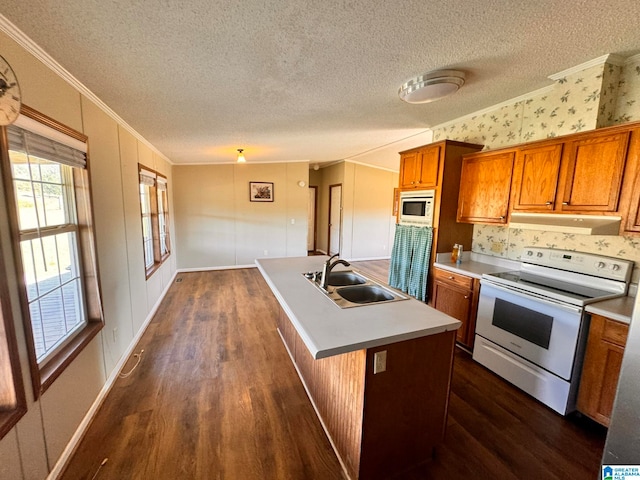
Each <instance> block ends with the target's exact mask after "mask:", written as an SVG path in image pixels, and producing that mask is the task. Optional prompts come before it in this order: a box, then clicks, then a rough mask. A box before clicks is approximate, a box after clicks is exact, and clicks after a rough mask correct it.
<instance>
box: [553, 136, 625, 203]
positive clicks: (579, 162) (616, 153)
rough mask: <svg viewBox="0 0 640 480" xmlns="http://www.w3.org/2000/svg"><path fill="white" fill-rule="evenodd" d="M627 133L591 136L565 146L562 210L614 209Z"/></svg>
mask: <svg viewBox="0 0 640 480" xmlns="http://www.w3.org/2000/svg"><path fill="white" fill-rule="evenodd" d="M628 140H629V132H622V133H617V134H609V135H602V134H600V135H597V134H596V135H593V136H589V137H587V138H584V139H582V140H576V141H573V142H568V143H567V144H566V147H565V148H566V149H565V157H564V162H565V164H566V167H565V168H566V171H565V174H564V182H563V183H564V192H562V193H563V196H562V198H561V205H559V206H558V207H559V209H560V210H562V211H565V212H572V211H598V212H615V211H616V210H617V209H618V198H619V195H620V187H621V185H622V172H623V171H624V165H625V161H626V156H627V145H628Z"/></svg>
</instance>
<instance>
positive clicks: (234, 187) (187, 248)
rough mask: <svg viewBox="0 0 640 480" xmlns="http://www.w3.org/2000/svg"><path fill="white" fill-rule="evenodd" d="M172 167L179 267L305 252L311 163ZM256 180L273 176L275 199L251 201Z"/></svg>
mask: <svg viewBox="0 0 640 480" xmlns="http://www.w3.org/2000/svg"><path fill="white" fill-rule="evenodd" d="M173 170H174V175H173V178H174V198H175V212H176V231H177V237H176V245H177V251H178V255H177V265H178V268H180V269H204V268H217V267H228V266H245V265H254V261H255V259H256V258H261V257H287V256H304V255H306V254H307V223H308V222H307V220H308V219H307V202H308V189H307V187H306V185H307V184H308V183H309V166H308V164H307V163H272V164H260V165H257V164H250V163H246V164H242V165H236V164H234V165H179V166H175V167H174V169H173ZM252 181H253V182H273V184H274V190H273V193H274V201H273V202H251V201H249V182H252ZM299 181H303V182H304V183H305V187H300V186H299V185H298V182H299Z"/></svg>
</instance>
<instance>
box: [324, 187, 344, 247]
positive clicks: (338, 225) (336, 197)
mask: <svg viewBox="0 0 640 480" xmlns="http://www.w3.org/2000/svg"><path fill="white" fill-rule="evenodd" d="M341 230H342V184H338V185H331V186H329V241H328V242H327V243H328V245H329V252H328V254H329V255H333V254H336V253H340V239H341V238H342V235H341Z"/></svg>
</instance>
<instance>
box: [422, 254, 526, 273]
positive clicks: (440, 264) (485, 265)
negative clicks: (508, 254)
mask: <svg viewBox="0 0 640 480" xmlns="http://www.w3.org/2000/svg"><path fill="white" fill-rule="evenodd" d="M433 266H434V267H437V268H441V269H443V270H449V271H450V272H454V273H459V274H462V275H467V276H469V277H473V278H481V277H482V275H483V274H485V273H496V272H507V271H509V270H520V262H518V261H516V260H509V259H507V258H501V257H493V256H491V255H483V254H480V253H475V252H464V253H463V255H462V262H460V263H453V262H452V261H451V254H450V253H438V254H437V255H436V259H435V262H434V264H433Z"/></svg>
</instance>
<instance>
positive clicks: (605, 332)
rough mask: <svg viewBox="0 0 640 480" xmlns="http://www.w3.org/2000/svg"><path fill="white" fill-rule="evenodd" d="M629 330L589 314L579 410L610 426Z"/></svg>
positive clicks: (606, 319)
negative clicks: (589, 323)
mask: <svg viewBox="0 0 640 480" xmlns="http://www.w3.org/2000/svg"><path fill="white" fill-rule="evenodd" d="M628 331H629V327H628V326H627V325H626V324H623V323H619V322H615V321H613V320H610V319H608V318H606V317H602V316H600V315H592V318H591V327H590V329H589V338H588V340H587V349H586V352H585V356H584V365H583V368H582V379H581V380H580V391H579V393H578V404H577V406H578V410H580V411H581V412H582V413H584V414H585V415H588V416H589V417H591V418H593V419H594V420H596V421H597V422H599V423H601V424H602V425H605V426H609V421H610V419H611V410H612V408H613V400H614V399H615V396H616V389H617V387H618V377H619V376H620V367H621V365H622V356H623V355H624V345H625V343H626V338H627V334H628Z"/></svg>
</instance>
